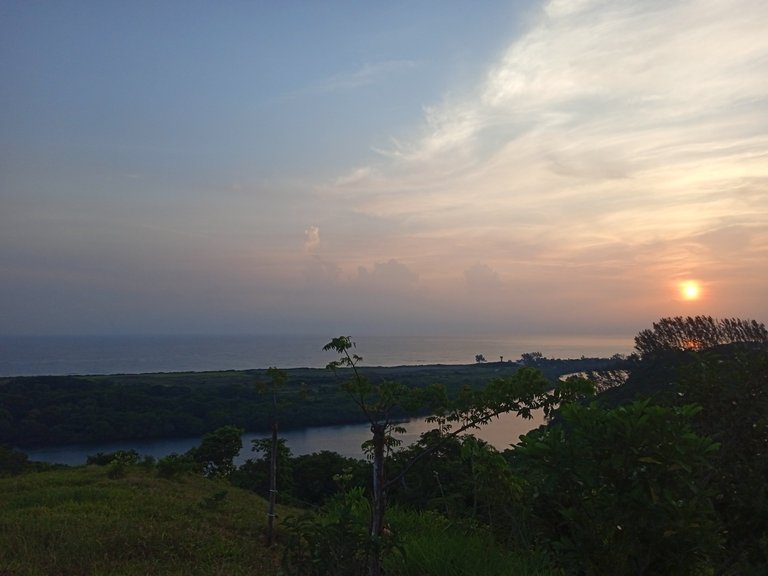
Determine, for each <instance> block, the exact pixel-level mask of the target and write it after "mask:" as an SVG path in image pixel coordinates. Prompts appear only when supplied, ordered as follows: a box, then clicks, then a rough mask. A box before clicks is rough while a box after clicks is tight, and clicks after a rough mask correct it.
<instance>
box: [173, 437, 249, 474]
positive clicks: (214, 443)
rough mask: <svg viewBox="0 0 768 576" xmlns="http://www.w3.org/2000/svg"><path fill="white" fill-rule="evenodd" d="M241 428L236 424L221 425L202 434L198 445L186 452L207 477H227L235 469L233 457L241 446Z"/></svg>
mask: <svg viewBox="0 0 768 576" xmlns="http://www.w3.org/2000/svg"><path fill="white" fill-rule="evenodd" d="M242 435H243V430H242V429H241V428H238V427H236V426H222V427H221V428H218V429H216V430H214V431H213V432H209V433H208V434H206V435H205V436H203V439H202V442H201V443H200V446H197V447H196V448H192V450H190V451H189V452H188V453H187V454H189V455H190V456H192V459H193V460H194V461H195V462H196V463H197V464H198V466H199V467H200V468H201V470H202V472H203V474H204V475H205V476H207V477H208V478H219V477H221V478H227V477H229V475H230V474H231V473H232V472H233V471H234V470H235V464H234V462H233V461H234V458H235V456H237V455H238V454H239V453H240V450H241V449H242V447H243V441H242V438H241V437H242Z"/></svg>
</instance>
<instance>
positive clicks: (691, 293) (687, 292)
mask: <svg viewBox="0 0 768 576" xmlns="http://www.w3.org/2000/svg"><path fill="white" fill-rule="evenodd" d="M679 286H680V295H681V296H682V297H683V300H698V299H699V296H701V287H700V286H699V283H698V282H696V281H695V280H686V281H685V282H681V283H680V285H679Z"/></svg>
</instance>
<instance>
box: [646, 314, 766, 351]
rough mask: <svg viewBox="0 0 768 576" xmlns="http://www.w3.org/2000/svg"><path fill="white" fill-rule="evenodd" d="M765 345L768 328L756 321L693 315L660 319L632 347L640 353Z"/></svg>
mask: <svg viewBox="0 0 768 576" xmlns="http://www.w3.org/2000/svg"><path fill="white" fill-rule="evenodd" d="M732 343H759V344H768V330H766V328H765V325H764V324H763V323H761V322H757V321H756V320H742V319H740V318H722V319H717V318H712V317H711V316H695V317H691V316H688V317H685V318H684V317H682V316H675V317H674V318H662V319H661V320H659V321H658V322H654V323H653V328H651V329H647V330H643V331H641V332H640V333H639V334H638V335H637V336H635V349H636V350H637V352H638V353H639V354H640V355H641V356H644V357H645V356H649V355H652V354H656V353H661V352H665V351H669V350H705V349H708V348H713V347H715V346H719V345H722V344H732Z"/></svg>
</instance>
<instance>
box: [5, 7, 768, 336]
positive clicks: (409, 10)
mask: <svg viewBox="0 0 768 576" xmlns="http://www.w3.org/2000/svg"><path fill="white" fill-rule="evenodd" d="M765 30H768V2H765V1H764V0H645V1H643V2H637V1H636V0H551V1H543V0H520V1H513V0H510V1H506V2H504V1H500V0H488V1H485V2H481V3H480V2H468V1H465V2H459V1H451V0H416V1H405V0H392V1H390V2H353V1H351V0H350V1H341V0H339V1H333V0H328V1H324V2H310V1H304V2H301V1H298V0H297V1H289V2H267V1H256V0H254V1H250V2H246V1H234V0H233V1H228V2H206V1H202V0H199V1H198V0H184V1H181V0H178V1H174V0H165V1H163V2H155V1H149V0H135V1H131V2H123V1H112V0H98V1H97V0H71V1H60V0H0V78H1V79H2V80H1V81H0V333H2V334H6V335H24V334H30V335H34V334H187V333H189V334H192V333H200V334H322V335H331V336H333V335H337V334H352V335H359V334H369V335H377V334H433V335H439V334H447V335H449V334H461V335H468V334H478V335H481V334H486V335H490V334H494V335H532V334H575V335H579V334H584V335H611V334H616V335H623V334H636V333H637V332H639V331H640V330H642V329H645V328H648V327H650V325H651V323H652V322H654V321H656V320H658V319H659V318H662V317H665V316H676V315H684V316H687V315H696V314H707V315H712V316H715V317H739V318H749V319H756V320H759V321H761V322H765V321H768V298H766V294H768V34H766V33H765Z"/></svg>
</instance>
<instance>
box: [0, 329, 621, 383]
mask: <svg viewBox="0 0 768 576" xmlns="http://www.w3.org/2000/svg"><path fill="white" fill-rule="evenodd" d="M330 337H332V335H330V336H326V337H323V336H263V335H262V336H258V335H257V336H199V335H198V336H0V377H4V376H39V375H54V376H60V375H83V374H142V373H152V372H204V371H216V370H248V369H259V368H267V367H269V366H277V367H280V368H302V367H307V368H323V367H324V366H325V365H326V364H327V363H328V362H329V361H331V360H333V359H334V356H333V354H331V353H327V352H323V351H322V347H323V345H324V344H325V343H326V342H328V340H330ZM354 339H355V340H356V342H357V343H358V349H357V352H358V354H360V355H362V356H363V358H364V361H363V365H367V366H401V365H428V364H470V363H472V362H474V359H475V355H477V354H482V355H484V356H485V358H486V359H488V360H489V361H495V360H498V359H500V358H502V357H503V359H504V360H516V359H518V358H520V355H521V354H522V353H524V352H532V351H539V352H542V353H543V354H544V356H546V357H549V358H580V357H582V356H586V357H605V358H607V357H610V356H612V355H613V354H615V353H620V354H627V353H629V352H631V350H632V346H633V337H631V336H583V337H578V336H537V337H517V336H509V337H496V336H489V337H482V336H360V337H354Z"/></svg>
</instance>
